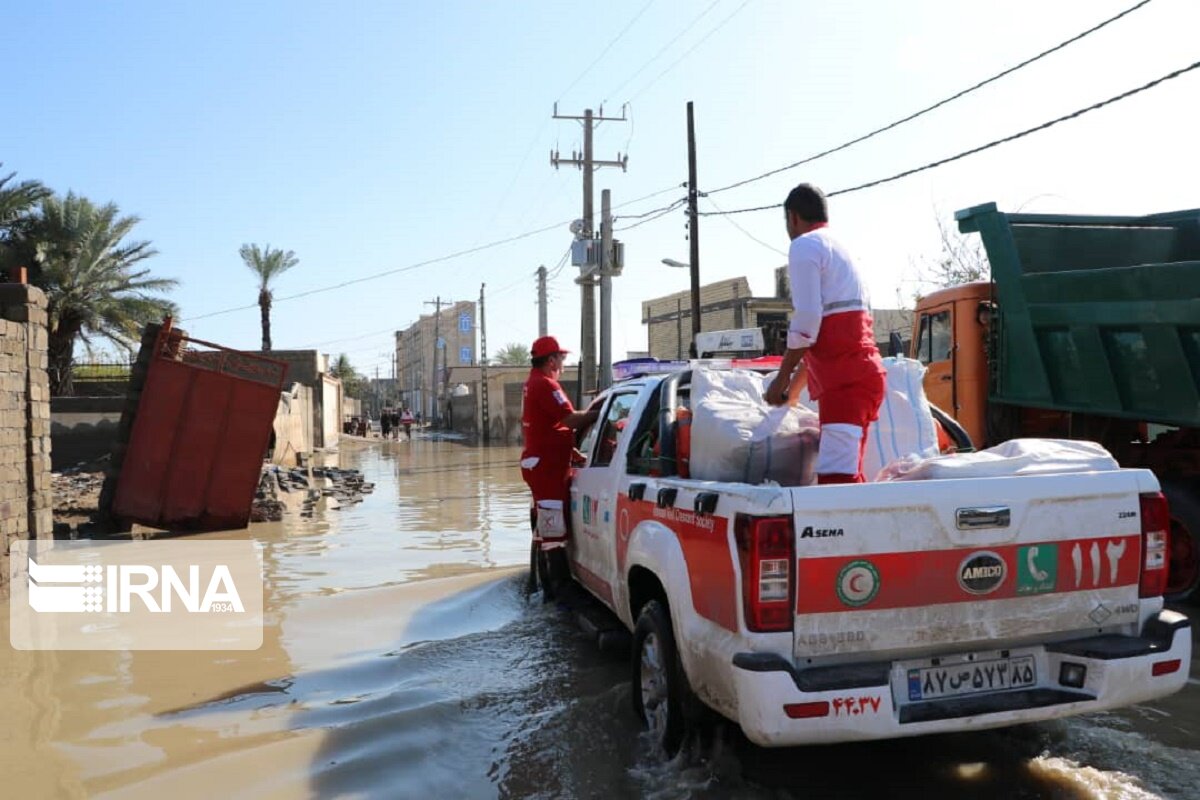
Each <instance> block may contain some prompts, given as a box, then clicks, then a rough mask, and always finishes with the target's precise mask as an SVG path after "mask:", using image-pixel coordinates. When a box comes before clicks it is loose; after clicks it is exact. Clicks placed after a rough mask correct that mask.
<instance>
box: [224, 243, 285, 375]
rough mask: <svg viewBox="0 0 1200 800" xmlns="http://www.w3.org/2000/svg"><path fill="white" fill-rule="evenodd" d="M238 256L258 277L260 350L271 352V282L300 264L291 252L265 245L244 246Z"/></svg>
mask: <svg viewBox="0 0 1200 800" xmlns="http://www.w3.org/2000/svg"><path fill="white" fill-rule="evenodd" d="M238 255H240V256H241V257H242V261H244V262H245V263H246V266H247V267H249V268H250V269H251V270H252V271H253V272H254V274H255V275H257V276H258V307H259V308H260V309H262V349H263V352H270V350H271V298H272V294H271V281H272V279H274V278H275V277H276V276H278V275H281V274H283V273H284V272H287V271H288V270H289V269H291V268H292V267H294V266H296V265H297V264H299V263H300V259H298V258H296V254H295V253H293V252H292V251H291V250H287V251H284V250H276V249H273V248H272V247H271V245H267V246H266V248H265V249H260V248H259V246H258V245H256V244H244V245H242V247H241V249H240V250H238Z"/></svg>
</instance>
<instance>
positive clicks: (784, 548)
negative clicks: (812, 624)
mask: <svg viewBox="0 0 1200 800" xmlns="http://www.w3.org/2000/svg"><path fill="white" fill-rule="evenodd" d="M735 533H736V536H737V547H738V557H739V560H740V561H741V565H742V608H743V609H744V610H745V614H746V627H747V628H749V629H750V630H752V631H758V632H760V633H768V632H774V631H790V630H791V629H792V606H793V595H794V588H795V584H794V583H793V581H792V558H793V555H792V518H791V517H752V516H748V515H746V514H739V515H738V517H737V523H736V527H735Z"/></svg>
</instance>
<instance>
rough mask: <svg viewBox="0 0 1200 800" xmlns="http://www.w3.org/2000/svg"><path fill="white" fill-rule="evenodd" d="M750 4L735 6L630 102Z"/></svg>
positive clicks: (638, 91)
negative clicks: (731, 11)
mask: <svg viewBox="0 0 1200 800" xmlns="http://www.w3.org/2000/svg"><path fill="white" fill-rule="evenodd" d="M749 4H750V0H744V2H743V3H742V4H741V5H740V6H738V7H737V8H735V9H734V10H733V13H732V14H730V15H729V16H727V17H725V19H723V20H721V21H720V22H719V23H717V27H715V28H713V29H712V30H710V31H709V32H708V33H706V34H704V37H703V38H701V39H700V41H698V42H696V43H695V44H694V45H692V46H691V47H689V48H688V49H687V50H686V51H685V52H684V54H683V55H681V56H680V57H679V58H677V59H675V60H674V61H672V62H671V65H670V66H668V67H667V68H666V69H664V70H663V71H662V72H660V73H658V77H656V78H655V79H654V80H652V81H650V82H649V83H647V84H646V85H645V86H643V87H642V88H641V89H638V90H637V91H636V92H634V93H633V94H632V95H631V96H630V98H629V101H630V102H633V101H634V100H636V99H637V98H638V97H641V96H642V95H643V94H645V93H646V92H647V91H648V90H649V89H650V87H651V86H653V85H654V84H656V83H658V82H659V81H660V80H662V79H663V76H665V75H666V74H667V73H668V72H670V71H671V70H673V69H675V67H677V66H679V64H680V62H682V61H683V60H684V59H685V58H687V57H688V56H690V55H691V54H692V53H693V52H694V51H695V50H696V48H698V47H699V46H700V45H702V44H704V43H705V42H707V41H708V40H709V37H711V36H712V35H713V34H714V33H716V32H717V31H719V30H721V29H722V28H724V27H725V26H726V25H727V24H728V23H729V21H730V20H731V19H733V18H734V17H736V16H737V15H738V14H739V13H740V12H741V10H742V9H743V8H745V7H746V6H748V5H749Z"/></svg>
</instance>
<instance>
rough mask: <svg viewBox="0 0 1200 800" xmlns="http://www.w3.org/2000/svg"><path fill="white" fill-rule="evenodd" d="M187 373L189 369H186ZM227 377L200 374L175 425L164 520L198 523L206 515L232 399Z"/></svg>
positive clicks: (215, 374)
mask: <svg viewBox="0 0 1200 800" xmlns="http://www.w3.org/2000/svg"><path fill="white" fill-rule="evenodd" d="M183 366H184V368H185V369H186V368H187V367H186V365H183ZM230 384H231V380H230V379H229V377H228V376H225V375H221V374H220V373H216V372H197V374H196V375H195V377H194V378H193V379H192V382H191V387H190V389H189V392H188V397H187V402H186V404H185V405H184V410H183V413H182V414H181V415H180V417H179V419H178V420H177V422H176V425H177V426H178V429H177V432H176V435H175V449H174V453H173V458H172V459H171V464H170V467H169V469H168V472H167V475H166V481H165V487H164V490H163V517H164V518H165V519H169V520H189V519H199V518H200V517H202V516H203V514H204V508H205V500H206V496H207V494H208V477H209V474H210V473H211V472H212V471H213V470H214V469H217V468H219V464H218V462H219V461H220V460H221V459H222V453H221V440H222V435H223V430H222V428H223V426H224V422H225V413H226V409H227V408H228V406H229V395H230V393H231V391H232V386H231V385H230Z"/></svg>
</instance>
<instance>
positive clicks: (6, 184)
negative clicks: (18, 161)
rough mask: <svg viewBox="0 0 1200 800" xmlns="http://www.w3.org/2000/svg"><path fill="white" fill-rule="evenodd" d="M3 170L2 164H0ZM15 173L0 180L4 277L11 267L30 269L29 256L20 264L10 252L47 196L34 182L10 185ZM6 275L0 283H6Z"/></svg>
mask: <svg viewBox="0 0 1200 800" xmlns="http://www.w3.org/2000/svg"><path fill="white" fill-rule="evenodd" d="M0 166H3V164H0ZM16 175H17V173H15V172H10V173H9V174H7V175H5V176H3V177H0V270H2V271H4V272H5V273H7V271H8V269H10V268H11V267H31V268H32V267H33V266H34V265H33V263H32V256H33V254H32V253H29V252H26V256H27V257H28V260H26V262H25V263H20V259H19V258H18V257H17V255H16V253H13V252H11V250H12V248H14V247H15V246H16V243H17V242H18V241H19V240H21V239H22V238H23V237H22V233H23V232H25V231H26V230H27V229H28V226H29V225H30V224H31V223H32V221H33V219H34V217H35V214H34V209H35V208H36V207H37V204H38V203H40V202H41V201H42V200H43V199H44V198H46V197H48V196H49V195H50V190H49V189H47V188H46V187H45V186H43V185H42V184H40V183H38V182H37V181H21V182H20V183H13V182H12V180H13V178H15V177H16ZM7 279H8V276H7V274H5V275H3V276H0V280H7Z"/></svg>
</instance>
